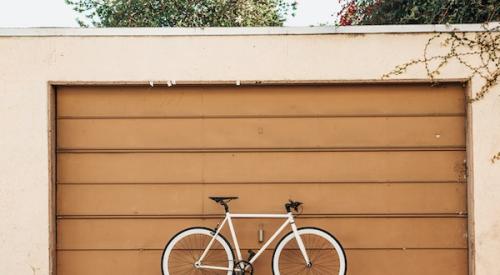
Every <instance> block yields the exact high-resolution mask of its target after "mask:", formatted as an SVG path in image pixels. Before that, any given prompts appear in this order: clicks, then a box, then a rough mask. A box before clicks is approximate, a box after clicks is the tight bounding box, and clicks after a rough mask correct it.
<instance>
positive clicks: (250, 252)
mask: <svg viewBox="0 0 500 275" xmlns="http://www.w3.org/2000/svg"><path fill="white" fill-rule="evenodd" d="M255 254H256V253H255V251H253V250H251V249H249V250H248V260H249V261H250V260H251V259H252V258H253V257H254V256H255Z"/></svg>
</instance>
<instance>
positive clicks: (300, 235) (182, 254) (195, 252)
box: [161, 197, 347, 275]
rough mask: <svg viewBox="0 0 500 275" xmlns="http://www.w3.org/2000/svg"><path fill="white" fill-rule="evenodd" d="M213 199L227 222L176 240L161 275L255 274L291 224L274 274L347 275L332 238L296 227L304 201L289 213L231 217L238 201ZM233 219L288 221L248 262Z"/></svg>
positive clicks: (274, 262)
mask: <svg viewBox="0 0 500 275" xmlns="http://www.w3.org/2000/svg"><path fill="white" fill-rule="evenodd" d="M210 199H212V200H213V201H215V202H216V203H218V204H220V205H222V206H223V207H224V210H225V218H224V219H223V220H222V222H220V223H219V224H218V225H217V227H216V228H215V229H210V228H206V227H191V228H187V229H184V230H182V231H180V232H179V233H177V234H176V235H175V236H174V237H172V238H171V239H170V241H169V242H168V243H167V245H166V246H165V249H164V250H163V254H162V260H161V268H162V274H163V275H185V274H227V275H231V274H236V275H241V274H253V263H254V262H255V261H256V260H257V259H258V258H259V256H261V255H262V253H263V252H264V251H265V250H266V249H267V248H268V247H269V245H271V243H272V242H273V241H274V240H275V239H276V238H277V237H278V236H279V234H280V233H281V232H282V231H283V230H284V229H285V228H286V227H287V225H290V227H291V228H292V230H291V231H290V232H289V233H287V234H286V235H285V236H284V237H282V238H281V240H280V241H279V242H278V243H277V245H276V248H275V250H274V254H273V256H272V262H271V263H272V271H273V274H275V275H279V274H283V275H295V274H330V275H332V274H335V275H337V274H338V275H344V274H346V269H347V261H346V257H345V252H344V249H343V248H342V245H341V244H340V243H339V242H338V241H337V239H336V238H335V237H334V236H333V235H332V234H330V233H328V232H327V231H325V230H322V229H319V228H315V227H303V228H297V226H296V224H295V219H294V214H293V213H292V210H293V211H295V212H298V211H299V207H300V206H301V205H302V204H303V203H302V202H298V201H292V200H290V201H289V202H288V203H286V204H285V209H286V214H233V213H230V211H229V206H228V203H229V202H230V201H231V200H235V199H238V197H210ZM233 218H235V219H237V218H271V219H286V221H285V222H284V223H283V224H282V225H281V226H280V227H279V228H278V229H277V230H276V232H275V233H274V234H273V235H272V236H271V237H270V238H269V239H268V240H267V241H266V242H265V243H264V245H262V247H261V248H260V249H259V251H257V252H253V251H251V250H249V258H248V259H247V260H243V257H242V255H241V251H240V247H239V244H238V239H237V237H236V232H235V230H234V226H233V222H232V219H233ZM226 223H227V224H228V225H229V230H230V233H231V237H232V241H233V244H234V246H235V251H236V256H237V259H235V257H234V253H233V249H232V247H231V244H230V243H229V242H228V240H227V239H226V238H225V237H224V236H223V235H221V234H220V232H221V230H222V228H223V227H224V225H225V224H226ZM293 240H295V241H293Z"/></svg>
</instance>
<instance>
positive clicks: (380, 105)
mask: <svg viewBox="0 0 500 275" xmlns="http://www.w3.org/2000/svg"><path fill="white" fill-rule="evenodd" d="M464 95H465V93H464V89H463V87H462V86H461V85H460V84H442V85H439V86H431V84H385V85H382V84H380V85H379V84H377V85H373V84H369V85H352V84H351V85H294V86H265V85H262V86H240V87H235V86H211V87H186V86H184V87H182V86H175V87H161V86H157V87H154V88H151V87H149V86H148V87H137V86H136V87H132V86H129V87H109V86H108V87H106V86H102V87H95V86H92V87H84V86H82V87H60V88H58V92H57V114H58V116H59V117H151V116H154V117H158V116H159V117H162V116H168V117H182V116H190V117H191V116H195V117H199V116H263V115H266V116H304V115H310V116H317V115H330V116H332V115H333V116H334V115H339V116H343V115H354V116H359V115H422V114H464V112H465V107H464V106H465V102H464Z"/></svg>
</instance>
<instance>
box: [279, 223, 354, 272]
mask: <svg viewBox="0 0 500 275" xmlns="http://www.w3.org/2000/svg"><path fill="white" fill-rule="evenodd" d="M298 233H299V235H300V237H301V239H302V242H303V243H304V246H305V248H306V251H307V255H308V256H309V260H310V261H311V265H310V266H307V265H306V262H305V260H304V256H303V255H302V253H301V252H300V249H299V246H298V244H297V241H296V240H295V235H294V234H293V232H290V233H288V234H287V235H286V236H285V237H283V238H282V239H281V241H280V242H279V243H278V245H277V246H276V249H275V251H274V255H273V261H272V266H273V274H275V275H280V274H281V275H288V274H297V275H298V274H329V275H344V274H346V269H347V261H346V257H345V252H344V249H343V248H342V246H341V245H340V243H339V242H338V241H337V240H336V239H335V237H333V236H332V235H331V234H330V233H328V232H326V231H324V230H321V229H319V228H312V227H307V228H299V229H298Z"/></svg>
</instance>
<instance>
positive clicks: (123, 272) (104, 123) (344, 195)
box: [56, 84, 468, 275]
mask: <svg viewBox="0 0 500 275" xmlns="http://www.w3.org/2000/svg"><path fill="white" fill-rule="evenodd" d="M464 113H465V99H464V90H463V88H462V86H461V85H459V84H442V85H439V86H433V87H431V86H429V85H428V84H412V85H409V84H397V85H396V84H390V85H389V84H386V85H378V84H377V85H375V84H374V85H323V86H319V85H315V86H313V85H299V86H241V87H236V86H209V87H203V86H201V87H198V86H176V87H171V88H169V87H154V88H150V87H137V86H135V87H130V86H129V87H60V88H58V90H57V188H56V189H57V274H58V275H110V274H119V275H158V274H160V273H161V271H160V257H161V252H162V249H163V247H164V245H165V243H166V242H167V241H168V239H169V238H170V237H171V236H172V235H173V234H174V233H175V232H177V231H179V230H180V229H182V228H184V227H188V226H195V225H205V226H209V227H214V226H215V225H216V224H217V222H218V220H219V218H220V217H221V214H222V212H223V211H222V209H221V208H220V207H219V206H217V205H216V204H215V203H213V202H212V201H209V200H208V199H207V197H208V196H210V195H238V196H240V199H239V200H237V201H234V202H231V209H232V211H233V212H243V213H249V212H264V213H273V212H274V213H276V212H283V204H284V202H285V201H286V200H287V199H289V198H292V199H296V200H300V201H303V202H305V206H304V212H303V214H302V215H301V216H300V218H299V220H298V221H297V223H298V224H299V226H319V227H323V228H325V229H327V230H329V231H330V232H332V233H333V234H335V235H336V236H337V237H338V239H339V240H340V241H341V243H342V244H343V245H344V247H345V249H346V252H347V258H348V266H349V270H348V271H349V274H353V275H422V274H426V275H443V274H454V275H462V274H463V275H466V274H467V268H468V266H467V259H468V258H467V237H466V236H467V205H466V189H467V188H466V183H465V176H464V173H465V172H464V168H463V167H464V165H463V163H464V159H465V114H464ZM277 222H278V221H269V220H261V221H255V220H250V221H237V222H236V223H235V227H236V230H237V231H238V234H239V236H240V238H241V240H240V242H241V245H242V246H243V249H244V251H245V252H246V250H247V249H250V248H252V249H256V248H258V246H259V245H260V244H259V242H258V238H257V236H258V234H257V231H258V228H259V226H263V228H264V230H265V233H266V236H269V235H270V234H271V233H272V232H273V229H275V228H276V227H277V226H278V224H277ZM226 236H228V235H227V232H226ZM244 254H245V253H244ZM266 255H267V257H264V258H261V259H259V260H258V262H257V264H256V267H255V269H256V274H257V275H262V274H269V273H270V266H271V265H270V259H269V257H270V255H271V251H269V252H267V253H266Z"/></svg>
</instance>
